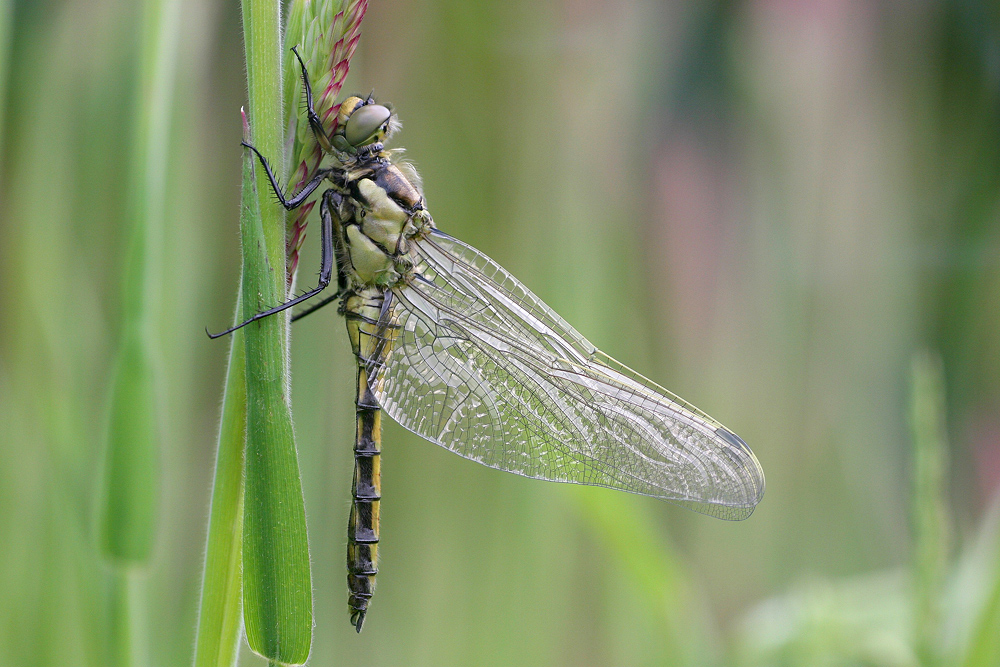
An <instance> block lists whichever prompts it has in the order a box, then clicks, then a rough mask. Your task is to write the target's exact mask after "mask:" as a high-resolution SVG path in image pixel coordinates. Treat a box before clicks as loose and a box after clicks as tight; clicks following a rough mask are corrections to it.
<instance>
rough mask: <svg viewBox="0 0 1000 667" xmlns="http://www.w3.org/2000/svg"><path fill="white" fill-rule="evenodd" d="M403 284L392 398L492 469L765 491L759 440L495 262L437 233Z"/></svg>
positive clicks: (386, 384)
mask: <svg viewBox="0 0 1000 667" xmlns="http://www.w3.org/2000/svg"><path fill="white" fill-rule="evenodd" d="M418 253H419V260H418V264H417V273H418V278H417V279H416V280H414V281H413V282H412V283H411V284H410V285H407V286H405V287H400V288H396V289H394V290H393V303H392V306H391V308H392V311H391V316H392V318H393V320H394V321H395V322H396V323H397V324H398V325H399V326H400V328H399V329H398V330H397V334H398V336H397V338H396V341H395V343H394V345H393V347H392V350H391V351H390V352H389V353H388V355H387V357H386V358H385V361H384V364H380V365H378V366H377V367H374V366H373V367H372V368H370V369H369V378H370V384H371V387H372V390H373V392H374V393H375V394H376V396H377V397H378V399H379V402H380V404H381V406H382V408H383V409H384V410H385V411H386V412H387V413H388V414H389V415H390V416H391V417H392V418H393V419H395V420H396V421H397V422H399V423H400V424H401V425H402V426H404V427H406V428H407V429H409V430H411V431H413V432H414V433H417V434H418V435H420V436H423V437H424V438H427V439H428V440H430V441H431V442H434V443H437V444H439V445H441V446H442V447H445V448H446V449H449V450H451V451H453V452H455V453H456V454H459V455H461V456H464V457H466V458H469V459H472V460H474V461H478V462H479V463H482V464H484V465H487V466H490V467H491V468H498V469H500V470H507V471H509V472H513V473H518V474H521V475H525V476H528V477H535V478H538V479H546V480H552V481H557V482H573V483H577V484H591V485H595V486H605V487H610V488H613V489H621V490H623V491H629V492H632V493H638V494H642V495H647V496H654V497H656V498H662V499H665V500H669V501H672V502H675V503H678V504H682V505H685V506H688V507H689V508H691V509H694V510H696V511H699V512H702V513H705V514H711V515H714V516H718V517H721V518H724V519H745V518H746V517H748V516H750V514H751V513H752V512H753V509H754V506H756V504H757V503H758V502H759V501H760V499H761V496H762V495H763V493H764V473H763V471H762V470H761V467H760V464H759V463H758V462H757V459H756V458H755V457H754V455H753V453H752V452H751V451H750V448H749V447H748V446H747V445H746V443H745V442H743V441H742V440H741V439H740V438H738V437H737V436H736V435H734V434H733V433H732V432H731V431H729V430H727V429H725V428H724V427H723V426H722V425H721V424H720V423H719V422H717V421H715V420H714V419H712V418H711V417H709V416H708V415H706V414H705V413H703V412H701V411H700V410H698V409H697V408H695V407H694V406H692V405H690V404H688V403H686V402H684V401H682V400H681V399H679V398H678V397H676V396H674V395H673V394H671V393H670V392H668V391H666V390H665V389H663V388H661V387H659V386H657V385H656V384H654V383H653V382H650V381H649V380H647V379H646V378H644V377H642V376H641V375H639V374H638V373H635V372H634V371H632V370H630V369H629V368H627V367H625V366H623V365H622V364H620V363H618V362H617V361H615V360H614V359H612V358H611V357H608V356H607V355H605V354H603V353H602V352H600V351H599V350H597V349H596V348H595V347H594V346H593V345H591V344H590V343H589V342H588V341H587V340H586V339H585V338H584V337H583V336H581V335H580V334H579V333H578V332H577V331H576V330H575V329H573V328H572V327H571V326H570V325H569V324H567V323H566V322H565V321H564V320H563V319H562V318H561V317H559V316H558V315H557V314H556V313H555V312H553V311H552V310H551V309H550V308H549V307H548V306H546V305H545V304H544V303H543V302H542V301H541V300H540V299H539V298H538V297H536V296H535V295H534V294H532V293H531V291H530V290H528V289H527V288H526V287H525V286H524V285H522V284H521V283H520V282H518V281H517V279H515V278H514V277H513V276H511V275H510V274H509V273H507V271H505V270H504V269H503V268H502V267H501V266H499V265H498V264H497V263H496V262H494V261H493V260H491V259H490V258H489V257H486V256H485V255H483V254H482V253H480V252H479V251H478V250H476V249H475V248H472V247H471V246H468V245H466V244H464V243H462V242H461V241H458V240H456V239H453V238H451V237H449V236H447V235H445V234H442V233H440V232H435V233H434V234H433V235H432V236H431V237H429V238H427V239H425V240H423V241H421V242H420V243H419V249H418Z"/></svg>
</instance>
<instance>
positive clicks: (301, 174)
mask: <svg viewBox="0 0 1000 667" xmlns="http://www.w3.org/2000/svg"><path fill="white" fill-rule="evenodd" d="M367 10H368V0H295V1H294V2H293V3H292V6H291V7H290V9H289V14H288V26H287V28H286V31H285V46H286V47H287V49H286V57H285V76H286V86H285V91H286V93H285V97H286V99H285V112H286V114H287V115H288V119H289V132H288V141H289V150H288V153H287V154H288V155H289V163H288V165H287V169H286V176H287V182H288V183H289V184H290V185H291V190H290V191H292V192H294V191H297V190H298V189H299V188H301V187H302V186H303V185H305V184H306V183H307V182H308V181H309V179H311V178H312V176H313V175H314V174H315V173H316V170H317V169H318V168H319V166H320V162H322V160H323V157H324V155H323V150H322V148H321V147H320V145H319V144H318V143H317V142H316V140H315V138H314V137H313V135H312V132H311V130H310V128H309V123H308V122H307V121H306V119H305V116H304V114H303V113H302V111H303V109H304V106H305V95H304V94H303V91H302V79H301V73H300V70H299V65H298V61H297V60H296V59H295V56H294V55H293V54H292V53H291V48H292V47H293V46H297V47H298V51H299V54H300V55H301V56H302V59H303V61H304V62H305V63H306V68H307V69H308V70H309V79H310V83H311V84H312V90H313V105H314V107H315V109H316V113H317V115H318V116H319V117H320V120H321V121H322V123H323V129H324V130H325V131H326V133H327V134H332V133H333V131H334V130H335V129H336V122H337V112H338V110H339V108H340V104H339V103H338V102H337V97H338V96H339V95H340V91H341V89H342V88H343V86H344V80H345V79H346V78H347V73H348V71H349V69H350V63H351V57H352V56H353V55H354V51H355V49H357V46H358V41H359V40H360V39H361V21H362V20H363V19H364V16H365V12H366V11H367ZM291 81H294V84H295V85H294V87H292V85H291ZM312 209H313V204H312V203H310V204H307V205H305V206H302V207H301V208H299V209H298V210H297V211H296V212H295V213H294V215H292V216H290V217H289V220H288V228H287V232H286V244H285V247H286V251H287V253H288V254H287V257H288V263H287V267H288V275H287V279H288V285H289V286H291V284H292V281H293V279H294V276H295V268H296V267H297V266H298V259H299V248H301V245H302V240H303V239H304V238H305V235H304V232H305V228H306V225H307V224H308V216H309V213H310V212H311V211H312Z"/></svg>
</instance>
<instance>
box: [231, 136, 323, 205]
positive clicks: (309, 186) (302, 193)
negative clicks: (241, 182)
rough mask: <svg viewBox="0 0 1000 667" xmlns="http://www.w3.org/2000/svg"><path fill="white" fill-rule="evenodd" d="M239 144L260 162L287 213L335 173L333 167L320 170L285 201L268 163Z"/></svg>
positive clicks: (245, 144)
mask: <svg viewBox="0 0 1000 667" xmlns="http://www.w3.org/2000/svg"><path fill="white" fill-rule="evenodd" d="M240 144H241V145H243V146H245V147H246V148H249V149H250V150H252V151H253V152H254V154H255V155H256V156H257V159H258V160H260V164H261V166H263V167H264V173H265V174H267V178H268V180H269V181H271V189H272V190H274V194H275V195H276V196H277V197H278V201H280V202H281V205H282V206H284V207H285V210H287V211H291V210H292V209H296V208H298V207H299V206H302V204H303V202H305V200H306V199H308V198H309V195H311V194H312V193H313V192H315V191H316V188H318V187H319V184H320V183H322V182H323V179H324V178H326V177H328V176H329V175H330V174H332V173H334V172H336V171H337V169H336V168H335V167H329V168H327V169H320V170H319V171H317V172H316V175H315V176H313V177H312V179H311V180H310V181H309V182H308V183H306V184H305V185H303V186H302V189H301V190H299V192H298V194H297V195H295V196H294V197H292V198H291V199H285V195H284V194H282V192H281V186H280V185H279V184H278V178H277V176H275V175H274V170H272V169H271V165H270V164H269V163H268V161H267V159H266V158H265V157H264V156H263V155H261V154H260V151H259V150H257V149H256V148H255V147H254V146H252V145H251V144H248V143H247V142H245V141H241V142H240Z"/></svg>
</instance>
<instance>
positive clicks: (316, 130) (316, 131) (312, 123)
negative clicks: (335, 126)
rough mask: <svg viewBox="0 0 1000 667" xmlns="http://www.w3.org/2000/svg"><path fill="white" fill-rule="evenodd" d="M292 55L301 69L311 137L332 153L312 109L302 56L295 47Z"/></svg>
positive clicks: (317, 116)
mask: <svg viewBox="0 0 1000 667" xmlns="http://www.w3.org/2000/svg"><path fill="white" fill-rule="evenodd" d="M292 53H294V54H295V57H296V58H297V59H298V61H299V66H300V67H301V68H302V83H303V84H305V88H306V118H308V119H309V128H310V129H311V130H312V133H313V136H314V137H316V141H317V142H318V143H319V145H320V146H321V147H322V148H323V150H324V151H326V152H327V153H331V152H333V146H332V145H331V144H330V137H328V136H327V135H326V130H324V129H323V123H322V121H320V119H319V115H318V114H317V113H316V109H314V108H313V94H312V86H311V85H309V70H307V69H306V64H305V63H304V62H302V56H300V55H299V52H298V51H297V50H296V47H294V46H293V47H292Z"/></svg>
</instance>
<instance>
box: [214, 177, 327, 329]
mask: <svg viewBox="0 0 1000 667" xmlns="http://www.w3.org/2000/svg"><path fill="white" fill-rule="evenodd" d="M338 197H341V195H340V194H339V193H337V192H336V191H334V190H327V191H326V192H325V193H323V204H322V205H321V207H320V210H321V211H322V210H324V209H326V208H327V207H328V200H329V201H335V199H336V198H338ZM338 233H339V230H338ZM333 244H334V234H333V216H332V215H322V216H320V264H319V284H318V285H317V286H316V288H315V289H311V290H309V291H308V292H306V293H305V294H302V295H300V296H297V297H295V298H294V299H291V300H289V301H286V302H285V303H283V304H281V305H278V306H275V307H274V308H269V309H267V310H265V311H261V312H259V313H257V314H256V315H254V316H253V317H251V318H250V319H248V320H246V321H244V322H240V323H239V324H237V325H236V326H234V327H230V328H228V329H226V330H225V331H222V332H220V333H217V334H213V333H210V332H209V331H207V330H206V331H205V333H207V334H208V337H209V338H213V339H214V338H219V337H220V336H225V335H226V334H231V333H232V332H234V331H236V330H237V329H240V328H242V327H245V326H246V325H248V324H250V323H251V322H256V321H257V320H260V319H263V318H265V317H267V316H269V315H274V314H275V313H280V312H281V311H283V310H287V309H288V308H291V307H292V306H294V305H296V304H299V303H302V302H303V301H305V300H306V299H311V298H312V297H314V296H316V295H317V294H319V293H320V292H322V291H323V290H325V289H326V288H327V287H328V286H329V285H330V281H331V280H332V279H333V260H334V254H333Z"/></svg>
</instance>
